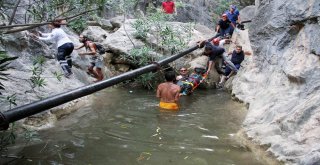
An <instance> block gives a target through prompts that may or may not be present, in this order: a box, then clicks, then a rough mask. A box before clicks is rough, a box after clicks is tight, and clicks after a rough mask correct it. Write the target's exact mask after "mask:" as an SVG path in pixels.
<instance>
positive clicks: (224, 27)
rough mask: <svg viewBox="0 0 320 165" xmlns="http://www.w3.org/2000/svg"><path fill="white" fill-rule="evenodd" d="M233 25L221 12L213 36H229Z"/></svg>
mask: <svg viewBox="0 0 320 165" xmlns="http://www.w3.org/2000/svg"><path fill="white" fill-rule="evenodd" d="M234 28H235V26H234V25H233V24H232V23H231V21H230V20H229V19H228V16H227V14H222V17H221V19H220V20H219V22H218V25H217V28H216V32H217V34H216V35H215V37H214V38H216V37H219V36H220V37H222V38H231V35H232V32H233V29H234Z"/></svg>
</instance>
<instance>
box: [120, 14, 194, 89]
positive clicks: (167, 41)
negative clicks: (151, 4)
mask: <svg viewBox="0 0 320 165" xmlns="http://www.w3.org/2000/svg"><path fill="white" fill-rule="evenodd" d="M172 18H173V17H172V15H168V14H164V13H163V12H162V11H161V10H156V11H154V12H150V13H148V14H147V15H146V16H144V17H140V18H138V19H137V20H136V21H135V22H134V23H133V24H132V26H133V28H135V30H136V32H135V34H134V35H135V37H136V38H137V39H141V40H143V41H145V42H146V41H147V39H148V34H151V33H152V36H154V37H155V40H156V43H147V42H146V46H145V47H142V48H134V49H133V50H132V51H131V52H130V53H129V55H128V56H123V58H124V59H126V60H129V61H130V62H131V63H133V64H135V66H136V67H141V66H144V65H147V64H150V63H151V62H152V61H158V60H159V58H155V57H154V58H153V59H151V56H150V55H149V54H150V53H151V52H154V53H155V52H158V53H159V54H163V55H173V54H175V53H177V52H179V51H180V50H182V49H184V48H185V47H186V46H187V42H188V40H189V39H190V38H191V31H192V29H193V28H194V27H193V24H191V23H190V24H188V25H187V26H185V27H182V28H184V29H183V30H185V31H187V32H189V35H188V36H182V35H181V34H180V33H179V31H178V30H175V29H176V28H174V27H172V25H170V24H168V23H167V22H168V21H170V20H172ZM155 45H159V46H157V47H156V46H155ZM155 76H156V74H153V73H150V74H145V75H142V76H140V77H138V78H136V81H137V82H140V83H141V84H142V85H143V86H145V87H147V88H149V89H150V88H154V87H155V85H156V84H158V82H157V81H159V80H158V79H157V78H156V77H155ZM157 76H159V75H157Z"/></svg>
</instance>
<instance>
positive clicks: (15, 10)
mask: <svg viewBox="0 0 320 165" xmlns="http://www.w3.org/2000/svg"><path fill="white" fill-rule="evenodd" d="M20 1H21V0H18V1H17V3H16V5H15V6H14V9H13V12H12V15H11V17H10V20H9V25H11V24H12V22H13V20H14V17H15V15H16V12H17V9H18V6H19V4H20Z"/></svg>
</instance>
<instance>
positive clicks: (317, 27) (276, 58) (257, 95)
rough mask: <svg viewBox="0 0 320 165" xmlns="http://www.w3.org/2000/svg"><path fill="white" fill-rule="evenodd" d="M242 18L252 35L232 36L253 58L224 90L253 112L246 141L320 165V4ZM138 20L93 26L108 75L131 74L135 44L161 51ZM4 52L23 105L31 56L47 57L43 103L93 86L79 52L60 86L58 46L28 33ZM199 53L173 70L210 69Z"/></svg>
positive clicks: (258, 4) (195, 34) (252, 9)
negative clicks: (139, 30) (140, 30)
mask: <svg viewBox="0 0 320 165" xmlns="http://www.w3.org/2000/svg"><path fill="white" fill-rule="evenodd" d="M192 3H195V1H192ZM205 5H208V4H206V3H205ZM205 5H204V6H205ZM241 16H242V19H243V20H249V19H251V20H252V23H251V24H250V25H248V30H245V31H239V32H237V33H236V34H235V35H234V36H233V43H234V44H240V45H242V46H243V47H244V50H246V51H250V52H253V54H252V55H251V56H246V59H245V61H244V62H243V64H242V68H241V69H240V71H239V73H238V74H237V75H236V76H234V77H233V78H232V79H230V80H228V81H227V83H226V88H227V89H228V90H229V91H231V93H232V95H233V96H234V98H236V100H239V101H241V102H244V103H245V104H246V105H247V107H248V114H247V117H246V119H245V121H244V123H243V130H242V131H243V134H242V135H243V136H245V137H246V138H247V139H249V140H250V141H251V142H253V143H254V144H257V145H261V146H263V149H265V150H266V151H267V152H270V153H271V154H272V155H273V156H274V157H275V158H276V159H277V160H279V161H282V162H284V163H285V164H308V165H313V164H318V163H319V162H320V127H319V126H320V105H319V104H320V103H319V101H320V95H319V93H318V92H319V89H320V78H319V77H320V60H319V58H320V48H319V45H318V43H319V42H320V37H319V36H320V2H319V1H316V0H309V1H301V0H291V1H281V0H256V1H255V6H249V7H246V8H244V9H243V10H242V11H241ZM134 21H135V20H134V19H126V20H125V19H123V17H116V18H113V19H111V20H110V24H108V25H105V27H106V28H103V26H89V27H88V28H87V29H86V30H85V31H84V32H83V33H84V34H86V35H88V36H90V37H91V38H94V39H96V41H99V42H101V43H102V44H103V45H104V46H105V47H107V48H108V52H107V53H106V54H105V55H104V57H105V66H106V67H105V74H106V76H107V77H110V76H113V75H117V74H121V73H123V72H126V71H128V70H130V69H132V66H131V64H130V63H129V62H127V61H124V60H123V59H121V58H120V55H128V53H129V51H130V50H131V49H133V48H134V46H138V47H139V46H140V47H141V46H144V45H146V44H148V45H156V36H154V35H152V33H149V34H148V39H147V40H144V41H142V40H139V39H136V38H135V37H134V32H135V29H134V28H133V27H132V23H133V22H134ZM168 24H170V26H171V27H174V29H175V30H176V31H178V33H180V34H181V37H182V38H184V39H185V42H186V43H187V46H189V47H190V46H193V45H195V44H196V41H199V40H203V39H206V38H207V36H208V34H210V35H211V34H213V33H214V32H213V31H212V28H207V27H205V26H203V25H199V24H195V25H194V26H192V30H186V27H187V26H188V24H184V23H179V22H170V23H168ZM205 24H206V23H205ZM65 30H66V31H67V32H68V34H70V36H71V38H72V41H73V42H74V43H76V44H78V41H77V34H75V33H73V32H72V31H70V30H68V29H65ZM187 36H190V37H187ZM130 40H132V42H133V43H134V44H135V45H133V44H132V43H131V41H130ZM157 46H158V47H161V45H157ZM0 48H1V50H5V51H8V52H9V55H10V56H19V58H18V60H16V61H14V62H13V63H12V64H11V66H12V68H11V69H9V70H8V73H10V75H11V76H12V77H11V78H12V79H18V80H17V81H4V85H5V86H6V89H14V90H6V91H5V92H8V93H4V94H6V95H12V94H14V93H17V96H18V97H17V100H18V104H20V105H21V104H25V103H27V102H30V101H34V100H36V99H38V96H37V95H36V94H35V93H34V92H28V91H30V85H28V83H26V82H27V81H26V80H28V79H29V77H30V74H31V73H30V71H31V66H32V63H33V58H32V57H33V56H36V55H40V54H41V55H44V56H45V57H46V59H47V60H46V62H45V65H44V77H48V78H49V79H48V80H47V81H46V82H47V85H46V86H45V88H41V89H36V90H38V91H36V92H37V93H38V94H40V95H41V96H43V97H44V96H50V95H53V94H57V93H60V92H62V91H65V90H70V89H74V88H76V87H79V86H83V85H85V84H88V83H90V82H91V81H92V79H90V78H89V77H88V76H87V75H86V72H85V68H86V64H87V63H88V60H87V58H80V57H79V56H77V53H76V52H74V54H73V56H72V57H73V60H74V63H75V67H74V70H75V74H74V77H73V78H72V79H63V80H62V81H58V80H57V79H55V78H54V75H53V73H54V71H58V70H59V69H60V68H59V65H58V63H57V62H56V60H55V57H54V56H53V54H54V51H53V50H54V49H53V48H52V45H49V46H47V45H46V44H44V43H42V42H38V41H35V40H32V39H31V38H29V37H28V35H27V32H20V33H16V34H13V35H6V36H4V37H3V38H2V43H1V44H0ZM233 48H234V45H233V44H231V45H230V48H229V51H231V50H232V49H233ZM163 49H165V48H163ZM150 54H151V55H152V56H154V57H160V58H161V57H163V56H164V55H163V54H161V52H150ZM200 54H201V50H197V51H195V52H193V53H191V54H190V55H188V56H186V57H184V58H182V59H179V60H177V61H176V62H175V63H174V64H172V65H171V66H172V67H173V68H175V69H177V68H180V67H181V66H187V67H190V68H191V69H192V68H194V67H195V66H199V65H201V66H205V65H206V61H207V58H206V57H205V56H200ZM13 68H15V69H13ZM218 79H219V77H218V74H217V72H211V75H209V79H208V81H207V82H208V83H207V84H206V87H208V88H213V87H214V84H215V82H217V81H218ZM20 80H21V81H20ZM20 96H21V98H19V97H20ZM25 98H27V99H25ZM84 100H87V99H86V98H84ZM78 102H79V101H78ZM71 106H72V104H71ZM1 107H3V109H8V105H7V104H2V105H1ZM3 109H1V110H3ZM59 109H60V111H59ZM61 109H64V108H58V109H57V110H53V111H50V112H46V113H45V114H42V115H40V117H39V118H40V120H41V121H42V122H41V123H42V124H40V126H41V125H46V124H47V123H48V122H49V121H51V120H49V119H50V118H52V114H54V115H53V116H54V117H53V118H54V121H55V120H56V119H57V118H59V117H62V116H64V115H65V114H64V113H62V114H60V113H55V112H57V111H59V112H63V111H61ZM72 109H73V110H75V109H76V108H72ZM73 110H72V111H73ZM69 113H70V112H69ZM44 116H47V117H44ZM43 118H44V119H43ZM26 122H27V121H26ZM51 122H52V121H51ZM242 135H240V136H242Z"/></svg>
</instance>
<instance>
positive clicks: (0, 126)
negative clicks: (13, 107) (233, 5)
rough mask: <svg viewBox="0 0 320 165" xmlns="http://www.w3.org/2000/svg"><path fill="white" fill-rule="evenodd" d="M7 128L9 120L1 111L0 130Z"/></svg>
mask: <svg viewBox="0 0 320 165" xmlns="http://www.w3.org/2000/svg"><path fill="white" fill-rule="evenodd" d="M8 128H9V122H8V121H7V119H6V117H5V116H4V114H3V113H2V112H0V131H3V130H7V129H8Z"/></svg>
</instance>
